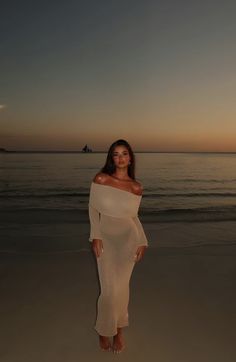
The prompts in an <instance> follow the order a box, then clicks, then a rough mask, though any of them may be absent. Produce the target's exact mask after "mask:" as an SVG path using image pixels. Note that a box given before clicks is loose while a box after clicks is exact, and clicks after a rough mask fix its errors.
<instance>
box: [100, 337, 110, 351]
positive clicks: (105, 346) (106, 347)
mask: <svg viewBox="0 0 236 362" xmlns="http://www.w3.org/2000/svg"><path fill="white" fill-rule="evenodd" d="M99 344H100V347H101V349H102V350H103V351H110V350H111V343H110V340H109V337H105V336H99Z"/></svg>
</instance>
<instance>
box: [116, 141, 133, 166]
mask: <svg viewBox="0 0 236 362" xmlns="http://www.w3.org/2000/svg"><path fill="white" fill-rule="evenodd" d="M112 157H113V161H114V164H115V166H116V167H118V168H125V167H128V165H129V161H130V155H129V151H128V149H127V148H126V147H125V146H116V147H115V148H114V151H113V153H112Z"/></svg>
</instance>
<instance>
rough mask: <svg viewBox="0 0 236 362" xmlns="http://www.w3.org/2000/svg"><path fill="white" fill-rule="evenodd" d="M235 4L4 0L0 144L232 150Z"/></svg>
mask: <svg viewBox="0 0 236 362" xmlns="http://www.w3.org/2000/svg"><path fill="white" fill-rule="evenodd" d="M235 14H236V2H235V1H233V0H231V1H228V0H224V1H222V0H221V1H218V0H215V1H213V0H212V1H210V0H204V1H191V0H188V1H178V0H175V1H174V0H170V1H168V0H165V1H158V0H116V1H114V0H106V1H104V0H100V1H97V0H92V1H91V0H87V1H80V0H73V1H72V0H67V1H66V0H64V1H62V0H57V1H54V0H53V1H50V0H48V1H44V0H43V1H37V2H34V1H24V0H22V1H9V2H7V1H6V2H5V4H4V5H1V11H0V34H1V42H0V53H1V54H0V74H1V80H0V147H4V148H7V149H8V150H68V151H69V150H80V149H81V148H82V147H83V146H84V145H85V143H88V145H89V146H90V147H91V148H93V149H94V150H98V151H99V150H106V149H107V147H108V146H109V145H110V144H111V143H112V142H113V141H115V140H116V139H118V138H125V139H126V140H128V141H129V142H130V143H131V145H132V146H133V147H134V149H135V150H136V151H137V150H140V151H149V150H150V151H231V152H232V151H235V152H236V105H235V102H236V101H235V99H236V97H235V95H236V70H235V64H236V45H235V44H236V21H235Z"/></svg>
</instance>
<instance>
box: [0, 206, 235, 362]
mask: <svg viewBox="0 0 236 362" xmlns="http://www.w3.org/2000/svg"><path fill="white" fill-rule="evenodd" d="M73 215H74V216H73V217H71V215H69V214H68V213H67V214H66V213H61V214H60V216H59V215H58V214H55V212H52V211H50V212H46V211H44V212H35V213H33V212H31V213H30V212H29V214H28V215H21V214H20V213H14V212H11V213H4V215H3V214H2V215H0V216H1V243H0V246H1V253H0V260H1V264H0V288H1V302H0V304H1V311H2V316H1V326H0V339H1V352H0V360H1V362H21V361H22V362H23V361H24V362H32V361H33V362H38V361H40V362H52V361H57V362H64V361H66V362H74V361H91V360H95V359H96V360H97V361H100V360H101V361H103V360H105V361H108V360H111V359H113V358H119V359H120V360H122V361H130V360H136V361H146V360H154V359H155V360H156V361H160V362H176V361H181V362H185V361H186V362H195V361H196V362H199V361H203V362H211V361H214V362H218V361H219V362H222V361H224V362H233V361H235V358H236V348H235V343H234V339H235V338H234V335H235V323H236V313H235V305H236V290H235V280H236V244H235V235H236V223H235V222H219V223H184V222H183V223H181V222H178V223H154V222H153V221H152V222H148V220H147V219H145V218H143V221H144V224H143V225H144V228H145V231H146V232H147V235H148V237H149V239H150V246H149V248H148V250H147V252H146V255H145V257H144V259H143V260H142V261H141V262H139V263H138V264H137V265H136V267H135V269H134V272H133V275H132V279H131V283H130V304H129V322H130V325H129V327H128V328H125V329H124V336H125V341H126V349H125V350H124V352H122V353H121V354H120V355H118V356H117V355H113V354H112V353H111V352H110V353H107V352H102V351H100V349H99V347H98V337H97V334H96V331H95V330H94V327H93V326H94V323H95V318H96V300H97V298H98V294H99V284H98V278H97V272H96V263H95V259H94V257H93V254H92V252H91V249H90V244H89V242H88V234H89V224H88V220H87V215H86V214H84V216H83V215H81V214H80V215H79V217H78V215H76V214H73ZM189 241H191V242H189ZM190 245H191V246H190Z"/></svg>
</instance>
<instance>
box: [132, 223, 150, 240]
mask: <svg viewBox="0 0 236 362" xmlns="http://www.w3.org/2000/svg"><path fill="white" fill-rule="evenodd" d="M133 220H134V222H135V225H136V227H137V230H138V233H139V242H138V245H139V246H142V245H145V246H148V241H147V238H146V235H145V232H144V230H143V226H142V224H141V222H140V220H139V217H138V216H135V217H133Z"/></svg>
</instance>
